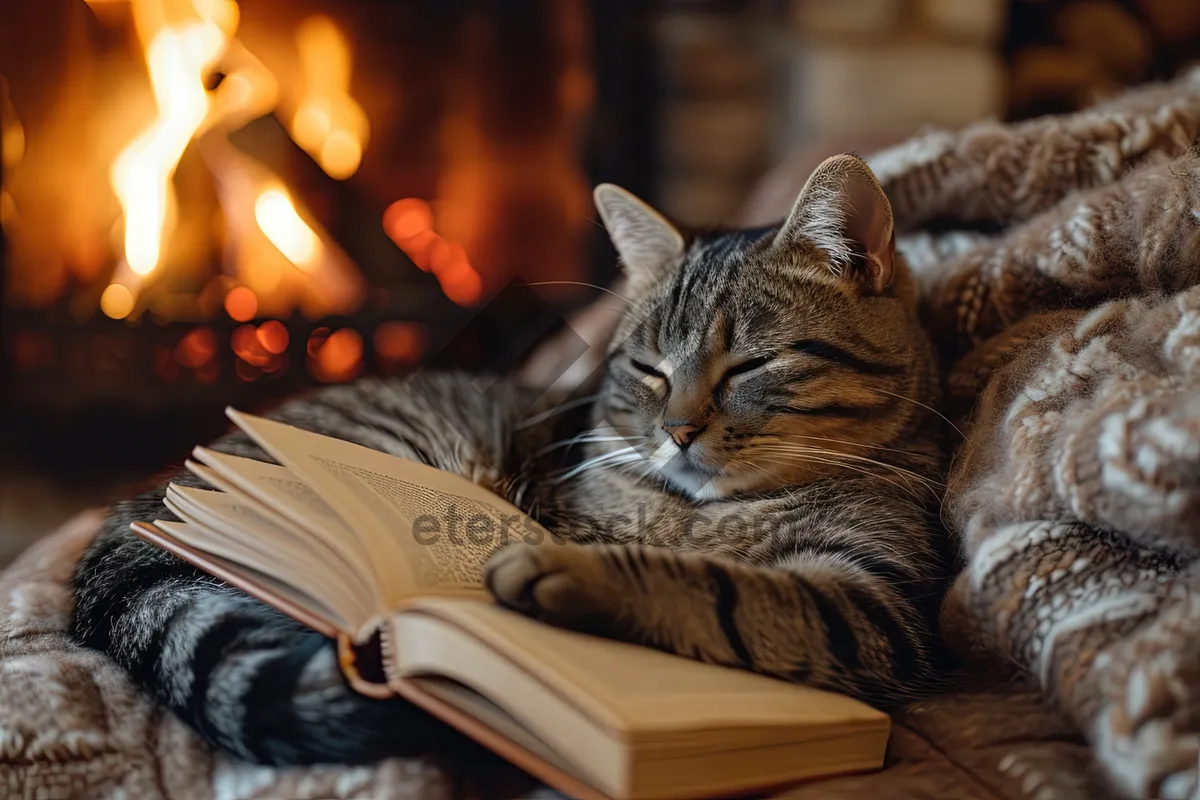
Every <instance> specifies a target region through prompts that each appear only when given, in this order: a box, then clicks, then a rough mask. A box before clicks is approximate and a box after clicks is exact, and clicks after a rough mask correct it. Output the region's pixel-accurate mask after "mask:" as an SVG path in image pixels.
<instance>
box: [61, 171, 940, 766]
mask: <svg viewBox="0 0 1200 800" xmlns="http://www.w3.org/2000/svg"><path fill="white" fill-rule="evenodd" d="M596 201H597V206H598V208H599V210H600V214H601V216H602V218H603V220H604V223H605V226H606V227H607V229H608V231H609V233H610V235H611V237H612V240H613V242H614V244H615V246H616V248H617V251H618V253H619V254H620V256H621V259H622V261H623V263H624V266H625V268H626V271H627V274H628V276H629V284H628V290H627V291H628V294H629V295H630V296H629V298H628V300H629V306H628V308H627V310H626V313H625V317H624V319H623V322H622V323H621V325H620V327H619V329H618V330H617V332H616V334H615V336H614V338H613V341H612V343H611V344H610V346H609V354H608V359H607V362H606V365H605V372H604V374H603V375H602V377H601V378H600V379H599V385H598V387H593V388H598V393H597V394H595V395H592V396H587V397H574V398H557V399H544V400H539V399H538V393H536V392H533V391H531V390H528V389H524V388H521V387H520V386H518V385H516V384H515V383H513V382H511V381H507V380H503V379H501V380H498V381H496V382H495V383H493V384H492V385H490V386H488V387H487V388H486V389H483V390H481V389H479V388H477V382H475V381H473V379H472V377H471V376H467V375H463V374H455V373H442V374H433V373H430V374H421V375H417V376H415V377H411V378H408V379H403V380H386V381H385V380H374V379H369V380H363V381H360V382H358V383H356V384H352V385H347V386H339V387H333V388H329V389H326V390H323V391H321V392H319V393H317V394H315V395H314V396H312V397H309V398H305V399H300V400H295V401H292V402H290V403H287V404H285V405H283V406H282V407H281V408H279V409H278V410H277V411H276V412H275V413H274V414H272V416H273V417H274V418H275V419H279V420H281V421H284V422H287V423H290V424H293V425H297V426H300V427H304V428H308V429H312V430H316V431H319V432H321V433H324V434H328V435H332V436H337V437H340V438H344V439H347V440H350V441H354V442H357V443H360V444H363V445H366V446H369V447H373V448H377V449H379V450H383V451H387V452H390V453H393V454H396V455H400V456H404V457H407V458H412V459H418V460H420V461H423V462H425V463H428V464H433V465H435V466H437V467H440V468H442V469H446V470H450V471H454V472H457V473H460V474H463V475H466V476H468V477H470V478H471V479H473V480H475V481H477V482H479V483H481V484H483V485H486V486H488V487H489V488H491V489H493V490H495V491H497V492H499V493H501V494H503V495H505V496H506V497H508V498H509V499H510V500H511V501H512V502H514V503H515V504H516V505H518V506H520V507H522V508H523V509H525V510H527V511H529V513H531V514H533V515H534V516H536V517H537V518H538V519H539V521H541V522H542V523H543V524H545V525H546V526H547V527H548V528H549V529H550V530H551V531H553V532H554V533H555V534H556V536H558V537H561V539H563V540H564V542H563V543H562V544H560V545H559V546H551V547H540V548H534V547H530V546H526V545H512V546H509V547H506V548H503V549H500V550H499V551H498V553H496V554H495V555H494V556H493V558H492V560H491V562H490V563H489V565H488V568H487V571H486V576H485V577H486V582H487V586H488V588H489V589H490V591H491V592H492V594H493V595H494V596H495V598H496V599H497V600H498V601H499V602H500V603H502V604H504V605H506V606H508V607H510V608H513V609H516V610H518V611H520V612H522V613H525V614H529V615H531V616H533V617H536V618H538V619H542V620H545V621H547V622H549V623H552V624H555V625H562V626H566V627H570V628H575V629H579V630H584V631H588V632H592V633H597V634H601V635H605V636H611V637H616V638H620V639H624V640H627V641H632V642H637V643H641V644H646V645H650V646H653V647H658V648H662V649H664V650H668V651H671V652H675V653H679V654H681V655H684V656H688V657H691V658H697V659H702V660H705V661H709V662H713V663H718V664H725V665H730V666H734V667H740V668H744V669H750V670H755V671H758V672H762V673H766V674H768V675H773V676H777V677H780V678H783V679H786V680H793V681H800V682H804V683H808V684H812V685H814V686H819V687H826V688H831V689H835V690H839V691H843V692H847V693H850V694H854V695H856V696H859V697H863V698H866V699H868V700H871V701H874V702H877V703H881V704H887V703H893V702H896V701H899V700H903V699H905V698H907V697H911V696H912V695H914V694H916V693H918V692H920V691H921V690H922V689H925V688H927V687H928V686H929V685H930V683H931V681H932V679H933V675H934V673H935V664H936V653H937V638H936V635H935V633H934V629H933V619H934V617H935V614H936V608H937V604H938V602H939V600H940V598H941V595H942V592H943V590H944V586H945V582H946V577H947V574H948V572H949V566H950V565H949V560H950V556H949V555H948V553H949V547H948V545H949V543H948V541H947V537H946V534H945V533H944V531H943V530H942V528H941V527H940V526H939V525H938V524H937V517H936V515H937V509H938V501H939V497H938V495H939V492H938V490H937V489H938V486H939V485H940V484H938V482H937V481H938V478H939V476H940V475H941V468H942V456H941V448H940V441H939V440H940V425H939V420H938V415H937V414H936V412H935V411H934V410H933V406H934V405H935V404H936V403H937V401H938V391H937V379H936V372H935V366H934V362H933V357H932V352H931V348H930V346H929V343H928V342H927V341H926V339H925V336H924V335H923V333H922V332H921V329H920V327H919V325H918V322H917V318H916V297H915V292H914V289H913V286H912V283H911V280H910V278H909V276H908V274H907V271H906V269H905V267H904V265H903V264H902V263H901V262H900V261H899V260H898V257H897V255H896V254H895V250H894V238H893V234H892V217H891V208H890V206H889V204H888V201H887V198H886V197H885V196H884V194H883V191H882V189H881V188H880V187H879V184H878V182H877V181H876V180H875V177H874V176H873V175H872V174H871V172H870V170H869V169H868V168H867V166H866V164H865V163H863V162H862V161H861V160H860V159H858V158H856V157H853V156H838V157H835V158H832V159H830V160H828V161H826V162H825V163H824V164H822V165H821V166H820V167H819V168H818V169H817V170H816V171H815V172H814V174H813V175H812V177H811V178H810V179H809V181H808V184H807V185H806V186H805V188H804V190H803V192H802V193H801V194H800V196H799V198H798V200H797V201H796V204H795V207H794V208H793V210H792V212H791V214H790V215H789V217H788V219H787V220H786V221H784V222H783V223H782V224H781V225H777V226H774V227H772V228H769V229H761V230H756V231H738V232H724V233H714V234H705V235H698V236H696V237H694V238H692V239H691V240H690V241H686V240H685V238H684V237H683V235H681V234H680V233H679V232H678V231H677V230H676V229H675V228H674V227H673V226H672V225H671V224H670V223H668V222H667V221H665V220H664V219H663V218H662V217H661V216H659V215H658V214H657V213H656V212H654V211H653V210H652V209H650V208H648V207H647V206H646V205H644V204H643V203H642V202H640V201H639V200H637V199H636V198H634V197H633V196H632V195H630V194H628V193H627V192H625V191H624V190H621V189H618V188H616V187H613V186H601V187H600V188H598V189H597V191H596ZM215 447H216V448H217V449H220V450H224V451H226V452H231V453H236V454H239V455H247V456H251V457H256V458H265V456H264V455H263V453H262V452H261V451H260V450H258V449H257V448H256V447H255V446H253V445H252V444H251V443H250V442H249V441H248V440H247V439H246V438H245V437H244V436H243V435H240V434H233V435H230V436H228V437H226V438H225V439H222V440H220V441H219V442H218V443H217V444H216V445H215ZM175 479H176V480H180V481H183V482H191V483H195V480H194V479H192V478H190V477H188V476H177V477H176V478H175ZM162 496H163V489H162V487H159V488H158V489H156V490H154V491H152V492H150V493H148V494H146V495H143V496H142V497H139V498H137V499H135V500H132V501H129V502H125V503H120V504H118V505H117V506H116V507H115V508H114V510H113V511H112V513H111V514H110V516H109V518H108V520H107V522H106V523H105V525H104V528H103V531H102V533H101V534H100V536H99V537H98V539H97V540H96V541H95V543H94V544H93V545H92V546H91V548H90V549H89V550H88V552H87V553H86V554H85V556H84V557H83V559H82V561H81V562H80V564H79V567H78V569H77V571H76V575H75V589H76V594H77V601H78V604H77V608H76V612H75V618H74V627H73V630H74V635H75V637H76V638H77V639H78V640H79V641H80V642H82V643H83V644H85V645H87V646H90V647H93V648H96V649H99V650H102V651H104V652H106V653H108V654H109V655H110V656H111V657H113V658H114V659H116V660H117V661H118V662H119V663H120V664H122V665H123V666H124V667H125V668H126V669H128V670H129V672H130V673H131V674H132V676H133V677H134V679H135V680H137V681H138V682H139V683H140V684H141V685H143V686H144V687H145V688H146V690H147V691H149V692H150V693H151V694H152V695H153V696H154V697H155V698H157V699H158V700H159V701H160V702H162V703H163V704H165V705H167V706H169V707H170V708H171V709H173V710H174V711H175V712H176V713H178V714H179V715H180V716H182V717H183V718H184V719H185V720H187V721H188V722H189V723H190V724H192V725H193V726H194V727H195V728H196V729H197V730H198V731H199V732H200V733H201V735H203V736H204V737H205V738H206V739H208V740H209V741H211V742H213V743H215V744H217V745H219V746H221V747H224V748H226V749H228V750H230V751H232V752H234V753H236V754H238V755H240V756H243V757H246V758H250V759H254V760H258V761H262V762H267V763H275V764H279V763H298V762H299V763H302V762H313V761H341V762H361V761H366V760H372V759H376V758H379V757H381V756H385V755H392V754H399V753H405V752H411V751H414V750H418V749H422V748H425V747H428V746H430V745H431V744H433V743H435V741H436V740H437V739H438V738H439V737H441V736H443V735H444V734H445V729H444V728H443V727H441V726H440V725H439V724H437V723H436V722H435V721H434V720H432V719H430V718H428V717H426V716H424V715H423V714H422V713H421V712H420V711H418V710H416V709H415V708H413V707H411V706H408V705H406V704H405V703H404V702H402V701H400V700H393V701H386V702H380V701H372V700H367V699H364V698H362V697H360V696H358V695H356V694H354V693H353V692H352V691H350V690H349V688H348V687H347V685H346V683H345V681H344V680H343V679H342V677H341V674H340V673H339V671H338V668H337V665H336V660H335V655H334V651H333V648H332V646H331V644H330V642H329V641H328V640H326V639H324V638H323V637H322V636H320V635H318V634H316V633H313V632H311V631H309V630H307V629H305V628H303V627H301V626H300V625H298V624H296V623H294V622H292V621H291V620H289V619H287V618H285V617H283V616H282V615H281V614H279V613H277V612H275V611H274V610H272V609H270V608H268V607H266V606H264V605H262V604H261V603H259V602H257V601H255V600H253V599H251V598H249V597H247V596H246V595H244V594H242V593H241V592H239V591H237V590H235V589H232V588H230V587H227V586H224V585H223V584H221V583H220V582H219V581H217V580H216V579H213V578H211V577H209V576H206V575H204V574H203V573H201V572H199V571H197V570H195V569H194V568H192V567H190V566H188V565H187V564H185V563H183V562H181V561H179V560H177V559H175V558H174V557H173V556H170V555H169V554H167V553H165V552H163V551H161V550H158V549H156V548H154V547H152V546H150V545H148V544H145V543H143V542H142V541H140V540H139V539H136V538H135V537H134V536H133V535H132V534H131V533H130V532H129V530H128V525H129V522H130V521H131V520H135V519H155V518H169V514H168V512H166V510H165V509H164V508H163V507H162Z"/></svg>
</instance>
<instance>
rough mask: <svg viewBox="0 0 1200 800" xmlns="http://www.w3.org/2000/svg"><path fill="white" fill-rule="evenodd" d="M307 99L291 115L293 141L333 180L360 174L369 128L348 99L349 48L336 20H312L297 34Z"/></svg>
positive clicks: (316, 18) (307, 21)
mask: <svg viewBox="0 0 1200 800" xmlns="http://www.w3.org/2000/svg"><path fill="white" fill-rule="evenodd" d="M296 45H297V47H298V48H299V51H300V63H301V68H302V71H303V74H304V96H303V99H302V100H301V101H300V104H299V105H298V106H297V107H296V113H295V114H294V115H293V117H292V129H291V133H292V138H293V139H295V140H296V144H298V145H300V147H302V148H303V149H304V150H305V151H306V152H307V153H308V154H309V155H311V156H312V157H313V158H314V159H316V161H317V163H318V164H320V165H321V169H323V170H325V172H326V173H327V174H328V175H329V176H330V177H332V178H337V179H338V180H344V179H345V178H349V177H350V176H351V175H353V174H354V173H355V172H357V171H358V165H359V163H360V162H361V161H362V151H363V147H364V146H365V144H366V141H367V134H368V132H369V125H368V124H367V117H366V115H365V114H364V113H363V110H362V108H361V107H360V106H359V105H358V103H356V102H355V101H354V98H353V97H351V96H350V45H349V44H348V43H347V41H346V38H345V37H344V36H343V35H342V33H341V31H339V30H338V29H337V27H336V26H335V25H334V24H333V22H332V21H331V20H330V19H329V18H328V17H324V16H316V17H310V18H309V19H306V20H305V21H304V22H303V23H301V24H300V27H299V28H298V29H297V30H296Z"/></svg>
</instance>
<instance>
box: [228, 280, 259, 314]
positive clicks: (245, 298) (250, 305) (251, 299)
mask: <svg viewBox="0 0 1200 800" xmlns="http://www.w3.org/2000/svg"><path fill="white" fill-rule="evenodd" d="M225 312H226V313H227V314H229V316H230V318H231V319H236V320H237V321H238V322H245V321H246V320H250V319H254V315H255V314H257V313H258V298H257V297H256V296H255V295H254V292H252V291H250V290H249V289H247V288H246V287H245V286H239V287H237V288H236V289H234V290H233V291H231V292H230V293H229V294H227V295H225Z"/></svg>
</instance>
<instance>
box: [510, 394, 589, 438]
mask: <svg viewBox="0 0 1200 800" xmlns="http://www.w3.org/2000/svg"><path fill="white" fill-rule="evenodd" d="M599 396H600V393H599V392H597V393H595V394H589V395H587V396H585V397H577V398H575V399H574V400H568V401H567V402H565V403H560V404H559V405H556V406H554V407H553V408H551V409H548V410H546V411H542V412H540V413H538V414H534V415H533V416H532V417H526V418H525V419H523V420H521V421H520V422H518V423H517V424H516V425H515V426H514V427H515V428H516V429H517V430H519V431H520V430H524V429H525V428H528V427H530V426H531V425H537V424H538V423H539V422H544V421H545V420H548V419H550V417H553V416H556V415H558V414H562V413H564V412H567V411H570V410H571V409H573V408H579V407H580V406H582V405H586V404H587V403H590V402H592V401H593V400H595V399H596V398H597V397H599Z"/></svg>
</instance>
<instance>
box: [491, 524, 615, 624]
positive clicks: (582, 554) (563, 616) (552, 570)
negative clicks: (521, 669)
mask: <svg viewBox="0 0 1200 800" xmlns="http://www.w3.org/2000/svg"><path fill="white" fill-rule="evenodd" d="M484 583H485V585H486V586H487V588H488V591H490V592H491V593H492V596H493V597H495V598H496V600H497V601H498V602H499V603H500V605H502V606H505V607H506V608H511V609H513V610H514V611H520V612H521V613H522V614H526V615H528V616H530V617H533V618H534V619H538V620H541V621H543V622H548V623H550V624H552V625H559V626H561V627H565V628H575V629H576V630H584V631H588V632H589V633H597V634H601V635H612V634H613V633H615V631H614V626H613V622H614V615H615V612H616V610H617V609H616V603H615V602H614V601H615V595H616V594H619V592H614V590H615V589H616V587H614V586H612V585H611V580H610V578H609V573H608V570H607V568H606V564H605V561H604V558H603V555H602V554H601V553H600V552H599V551H598V550H597V549H596V548H589V547H581V546H579V545H550V546H546V545H543V546H529V545H521V544H516V545H511V546H509V547H506V548H504V549H503V550H501V551H500V552H498V553H496V554H495V555H494V556H492V558H491V560H490V561H489V562H488V564H487V567H486V569H485V570H484Z"/></svg>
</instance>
